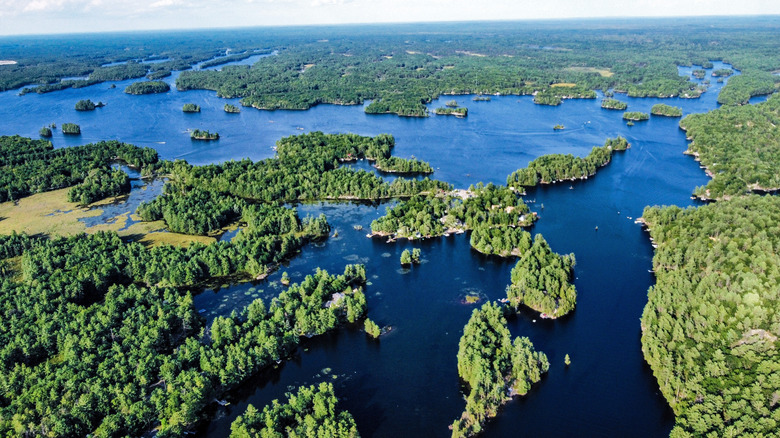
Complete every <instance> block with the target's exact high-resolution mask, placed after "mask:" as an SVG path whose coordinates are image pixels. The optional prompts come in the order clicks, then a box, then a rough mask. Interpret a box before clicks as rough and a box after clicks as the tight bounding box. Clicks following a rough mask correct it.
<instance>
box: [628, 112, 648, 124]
mask: <svg viewBox="0 0 780 438" xmlns="http://www.w3.org/2000/svg"><path fill="white" fill-rule="evenodd" d="M623 120H628V121H630V122H639V121H643V120H650V114H647V113H643V112H640V111H626V112H624V113H623Z"/></svg>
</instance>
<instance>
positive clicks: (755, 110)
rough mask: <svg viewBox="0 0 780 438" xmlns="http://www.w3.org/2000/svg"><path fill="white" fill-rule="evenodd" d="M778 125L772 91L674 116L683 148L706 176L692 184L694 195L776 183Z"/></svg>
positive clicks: (736, 192)
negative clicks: (758, 98) (751, 101)
mask: <svg viewBox="0 0 780 438" xmlns="http://www.w3.org/2000/svg"><path fill="white" fill-rule="evenodd" d="M737 77H739V76H737ZM737 77H735V78H732V79H731V80H734V79H736V78H737ZM778 125H780V96H777V95H775V96H772V97H771V98H770V99H769V100H767V101H766V102H763V103H759V104H756V105H744V106H723V107H721V108H718V109H716V110H714V111H710V112H708V113H706V114H691V115H689V116H687V117H685V118H684V119H683V120H682V121H680V127H681V128H682V129H684V130H685V131H686V134H687V135H688V138H689V139H690V140H691V143H690V144H689V145H688V150H687V151H686V153H687V154H690V155H693V156H694V157H696V159H697V160H698V161H700V162H701V165H702V166H704V167H705V168H706V169H707V174H708V175H709V176H710V177H712V180H711V181H710V182H709V183H708V184H707V185H706V186H703V187H697V188H696V190H695V191H694V195H695V196H697V197H699V198H703V199H721V198H724V197H730V196H740V195H744V194H746V193H748V192H750V191H753V190H776V189H778V188H780V128H778Z"/></svg>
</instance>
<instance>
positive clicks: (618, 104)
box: [601, 99, 628, 111]
mask: <svg viewBox="0 0 780 438" xmlns="http://www.w3.org/2000/svg"><path fill="white" fill-rule="evenodd" d="M601 107H602V108H604V109H610V110H620V111H623V110H625V109H626V108H628V104H627V103H625V102H622V101H620V100H617V99H604V100H602V101H601Z"/></svg>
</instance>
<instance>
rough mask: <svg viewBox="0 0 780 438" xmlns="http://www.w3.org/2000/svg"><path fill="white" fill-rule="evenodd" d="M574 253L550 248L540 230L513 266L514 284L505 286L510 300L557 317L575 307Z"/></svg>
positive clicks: (546, 316)
mask: <svg viewBox="0 0 780 438" xmlns="http://www.w3.org/2000/svg"><path fill="white" fill-rule="evenodd" d="M575 263H576V262H575V259H574V254H567V255H560V254H556V253H554V252H553V251H552V249H550V245H548V244H547V241H546V240H544V237H543V236H542V235H541V234H537V235H536V237H535V238H534V243H533V245H531V248H530V249H529V250H528V251H526V253H525V254H523V256H522V257H521V258H520V260H519V261H518V262H517V265H515V267H514V268H512V274H511V279H512V284H510V285H509V287H507V289H506V294H507V300H508V301H509V304H510V305H512V306H513V307H515V308H518V307H520V305H521V304H524V305H526V306H528V307H530V308H531V309H533V310H536V311H537V312H539V313H541V317H542V318H550V319H555V318H559V317H561V316H563V315H566V314H567V313H569V312H571V311H572V310H574V306H575V305H576V304H577V291H576V289H575V288H574V285H573V284H572V283H571V280H572V274H573V267H574V265H575Z"/></svg>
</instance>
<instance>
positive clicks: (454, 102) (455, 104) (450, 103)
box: [444, 100, 458, 108]
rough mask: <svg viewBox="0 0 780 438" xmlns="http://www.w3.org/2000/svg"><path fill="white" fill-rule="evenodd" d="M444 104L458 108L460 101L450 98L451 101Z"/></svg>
mask: <svg viewBox="0 0 780 438" xmlns="http://www.w3.org/2000/svg"><path fill="white" fill-rule="evenodd" d="M444 105H445V106H448V107H450V108H457V107H458V102H457V101H454V100H450V101H449V102H447V103H445V104H444Z"/></svg>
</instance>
